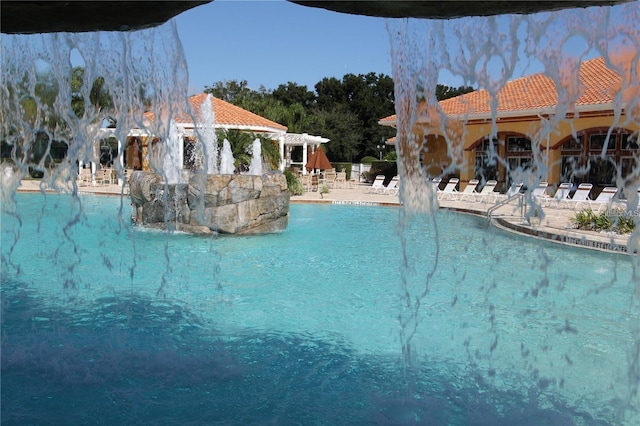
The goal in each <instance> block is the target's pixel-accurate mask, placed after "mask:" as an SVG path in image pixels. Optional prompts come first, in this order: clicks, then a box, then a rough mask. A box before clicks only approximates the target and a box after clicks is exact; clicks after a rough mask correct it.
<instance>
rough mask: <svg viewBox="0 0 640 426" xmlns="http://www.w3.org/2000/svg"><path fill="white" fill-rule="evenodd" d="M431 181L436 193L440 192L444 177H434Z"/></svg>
mask: <svg viewBox="0 0 640 426" xmlns="http://www.w3.org/2000/svg"><path fill="white" fill-rule="evenodd" d="M431 183H432V184H433V190H434V192H436V193H438V192H440V183H442V179H441V178H433V179H431Z"/></svg>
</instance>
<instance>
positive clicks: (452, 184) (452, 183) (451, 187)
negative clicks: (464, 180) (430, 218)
mask: <svg viewBox="0 0 640 426" xmlns="http://www.w3.org/2000/svg"><path fill="white" fill-rule="evenodd" d="M458 182H460V179H458V178H451V179H449V182H447V185H446V186H445V187H444V189H443V190H442V191H440V193H439V194H438V199H440V200H444V197H445V196H447V195H448V196H449V197H450V199H453V197H454V196H455V194H457V193H458V190H457V189H456V187H457V186H458Z"/></svg>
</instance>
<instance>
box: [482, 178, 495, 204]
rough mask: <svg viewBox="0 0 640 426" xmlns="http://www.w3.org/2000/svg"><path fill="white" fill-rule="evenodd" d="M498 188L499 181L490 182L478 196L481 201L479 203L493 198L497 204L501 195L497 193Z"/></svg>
mask: <svg viewBox="0 0 640 426" xmlns="http://www.w3.org/2000/svg"><path fill="white" fill-rule="evenodd" d="M496 186H498V181H497V180H488V181H487V183H485V184H484V187H482V190H481V191H480V193H479V194H478V196H479V199H478V202H480V203H483V202H484V200H485V199H488V198H489V197H493V202H494V203H495V202H496V201H497V199H498V195H499V193H498V192H496Z"/></svg>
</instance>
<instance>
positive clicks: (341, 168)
mask: <svg viewBox="0 0 640 426" xmlns="http://www.w3.org/2000/svg"><path fill="white" fill-rule="evenodd" d="M331 165H332V166H333V167H335V169H336V172H346V173H347V180H350V179H351V170H352V168H353V163H339V162H335V163H331Z"/></svg>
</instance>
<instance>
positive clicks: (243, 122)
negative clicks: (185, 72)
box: [145, 93, 287, 132]
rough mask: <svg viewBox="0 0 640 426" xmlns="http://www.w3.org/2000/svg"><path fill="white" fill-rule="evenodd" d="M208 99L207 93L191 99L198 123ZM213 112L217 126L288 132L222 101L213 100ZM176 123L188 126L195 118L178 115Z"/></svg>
mask: <svg viewBox="0 0 640 426" xmlns="http://www.w3.org/2000/svg"><path fill="white" fill-rule="evenodd" d="M206 97H207V94H206V93H200V94H199V95H194V96H191V97H190V98H189V104H190V105H191V111H192V114H193V115H194V117H195V120H196V122H198V121H200V116H201V114H202V113H201V106H202V104H203V103H204V101H205V99H206ZM212 100H213V102H212V103H213V112H214V114H215V123H216V125H221V126H225V127H230V128H240V129H247V130H253V131H257V132H260V131H284V132H286V131H287V127H286V126H283V125H282V124H279V123H276V122H275V121H271V120H269V119H266V118H264V117H262V116H260V115H258V114H254V113H252V112H251V111H247V110H246V109H243V108H240V107H238V106H235V105H233V104H230V103H229V102H226V101H223V100H222V99H218V98H215V97H214V98H213V99H212ZM145 117H147V118H148V119H149V120H153V119H154V118H155V114H154V113H153V112H147V113H145ZM176 122H178V123H183V124H188V123H192V122H193V118H192V117H191V116H189V115H188V114H178V115H177V117H176Z"/></svg>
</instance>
